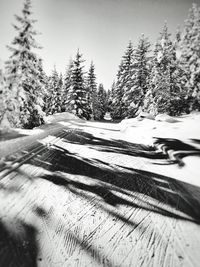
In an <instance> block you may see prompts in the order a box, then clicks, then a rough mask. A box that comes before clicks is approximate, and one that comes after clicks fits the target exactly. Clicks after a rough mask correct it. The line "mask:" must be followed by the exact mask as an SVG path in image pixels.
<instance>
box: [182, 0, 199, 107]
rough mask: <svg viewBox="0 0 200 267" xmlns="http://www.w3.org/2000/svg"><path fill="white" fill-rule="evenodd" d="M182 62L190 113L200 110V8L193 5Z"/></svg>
mask: <svg viewBox="0 0 200 267" xmlns="http://www.w3.org/2000/svg"><path fill="white" fill-rule="evenodd" d="M180 52H181V56H180V62H181V65H182V66H183V69H184V71H185V73H186V75H187V80H186V83H185V86H186V88H187V101H188V102H189V106H190V111H192V110H200V7H198V6H197V5H196V4H193V6H192V8H191V9H190V11H189V15H188V19H187V20H186V22H185V27H184V30H183V34H182V36H181V41H180Z"/></svg>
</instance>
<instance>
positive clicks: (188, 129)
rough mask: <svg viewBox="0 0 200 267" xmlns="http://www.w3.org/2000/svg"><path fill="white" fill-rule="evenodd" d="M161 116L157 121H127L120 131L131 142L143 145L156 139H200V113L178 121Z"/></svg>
mask: <svg viewBox="0 0 200 267" xmlns="http://www.w3.org/2000/svg"><path fill="white" fill-rule="evenodd" d="M160 115H162V116H160V117H158V119H156V120H149V119H143V120H138V119H137V118H133V119H125V120H123V121H122V122H121V123H120V125H119V126H120V131H121V132H122V133H124V134H125V135H126V138H127V140H129V141H130V142H131V141H132V142H138V143H143V144H152V142H154V138H155V137H162V138H176V139H179V140H189V139H199V138H200V113H197V114H189V115H185V116H180V117H178V118H177V119H176V118H173V117H170V116H166V115H163V114H160ZM171 122H173V123H171Z"/></svg>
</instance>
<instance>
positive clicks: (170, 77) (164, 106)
mask: <svg viewBox="0 0 200 267" xmlns="http://www.w3.org/2000/svg"><path fill="white" fill-rule="evenodd" d="M184 77H185V76H184V72H183V70H182V69H181V67H180V64H179V61H178V60H177V57H176V49H175V44H174V43H173V42H172V41H171V39H170V34H169V33H168V27H167V24H166V23H165V25H164V27H163V30H162V32H161V34H160V38H159V39H158V42H157V44H156V47H155V50H154V57H153V67H152V71H151V75H150V83H149V91H148V93H147V94H146V97H145V98H146V99H145V105H144V106H145V108H146V110H147V111H149V112H151V113H153V114H154V115H156V114H158V113H167V114H169V115H178V113H179V114H180V113H181V112H182V109H183V101H184V96H185V90H184V86H183V84H184Z"/></svg>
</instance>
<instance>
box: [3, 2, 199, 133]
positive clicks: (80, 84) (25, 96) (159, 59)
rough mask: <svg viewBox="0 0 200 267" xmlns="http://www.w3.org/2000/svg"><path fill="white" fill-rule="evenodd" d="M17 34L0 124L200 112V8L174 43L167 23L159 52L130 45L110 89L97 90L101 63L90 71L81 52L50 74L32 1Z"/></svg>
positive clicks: (6, 72) (144, 43)
mask: <svg viewBox="0 0 200 267" xmlns="http://www.w3.org/2000/svg"><path fill="white" fill-rule="evenodd" d="M15 17H16V21H17V25H14V28H15V30H16V31H17V34H16V37H15V38H14V40H13V42H12V44H11V45H10V46H8V49H9V50H10V53H11V55H10V57H9V59H8V60H7V61H6V62H5V70H4V71H3V70H0V125H1V126H2V125H10V126H14V127H24V128H33V127H35V126H39V125H41V124H43V123H44V117H45V116H46V115H51V114H54V113H57V112H65V111H69V112H72V113H74V114H75V115H77V116H78V117H80V118H84V119H87V120H90V119H94V120H102V119H103V118H104V115H105V113H106V112H110V114H111V117H112V119H113V120H121V119H123V118H132V117H135V116H137V114H138V113H139V112H141V111H145V112H148V113H151V114H153V115H156V114H158V113H167V114H169V115H173V116H177V115H180V114H182V113H190V112H191V111H194V110H198V111H199V110H200V8H199V7H198V6H197V5H196V4H193V5H192V8H191V9H190V11H189V15H188V19H187V20H186V21H185V24H184V27H183V30H182V31H180V29H178V30H177V33H176V36H175V38H173V39H172V37H171V34H170V33H169V30H168V26H167V23H165V24H164V27H163V29H162V31H161V33H160V35H159V38H158V40H157V42H156V44H155V46H154V47H153V48H152V45H151V43H150V42H149V40H148V38H146V37H145V36H144V35H141V37H140V38H139V41H138V44H137V45H136V46H133V44H132V42H131V41H130V42H129V44H128V46H127V49H126V51H125V53H124V55H123V57H122V59H121V63H120V65H119V68H118V72H117V75H116V80H115V81H114V82H113V85H112V88H111V89H110V90H108V91H106V90H105V89H104V87H103V85H102V84H99V85H97V82H96V74H95V65H94V63H93V62H91V65H90V67H89V70H88V71H87V72H86V71H85V66H84V62H85V61H84V59H83V55H82V54H81V53H80V51H79V50H78V51H77V54H76V56H75V58H74V59H73V60H70V61H69V64H68V66H67V69H66V72H65V74H64V75H62V74H59V73H58V72H57V70H56V67H54V69H53V71H52V73H51V75H50V76H48V75H46V73H45V71H44V69H43V64H42V59H41V58H40V57H39V56H38V55H37V53H36V51H37V49H40V48H41V47H40V46H39V45H38V43H37V42H36V40H35V37H36V35H37V32H36V31H35V29H34V24H35V22H36V20H34V19H33V18H32V6H31V0H25V1H24V5H23V9H22V15H21V16H15Z"/></svg>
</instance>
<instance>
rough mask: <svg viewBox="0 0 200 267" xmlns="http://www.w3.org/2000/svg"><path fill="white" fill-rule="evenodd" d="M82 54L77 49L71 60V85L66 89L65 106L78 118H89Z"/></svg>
mask: <svg viewBox="0 0 200 267" xmlns="http://www.w3.org/2000/svg"><path fill="white" fill-rule="evenodd" d="M83 62H84V61H83V60H82V55H81V54H80V52H79V51H78V52H77V54H76V58H75V60H74V61H73V68H72V85H71V87H70V89H69V91H68V99H67V106H68V110H69V111H70V112H72V113H74V114H75V115H77V116H78V117H79V118H84V119H87V120H89V119H90V118H91V115H90V110H89V108H88V105H87V90H86V86H85V80H84V72H83V68H84V66H83Z"/></svg>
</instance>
